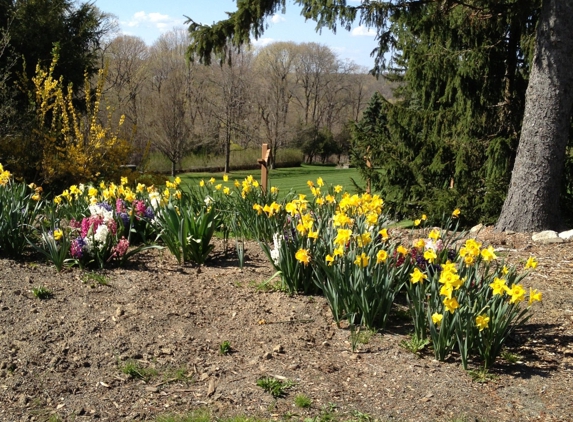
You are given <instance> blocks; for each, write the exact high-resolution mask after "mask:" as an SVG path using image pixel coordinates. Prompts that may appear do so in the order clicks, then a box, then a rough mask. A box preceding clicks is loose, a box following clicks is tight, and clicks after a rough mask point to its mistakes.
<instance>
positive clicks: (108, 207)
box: [96, 202, 111, 211]
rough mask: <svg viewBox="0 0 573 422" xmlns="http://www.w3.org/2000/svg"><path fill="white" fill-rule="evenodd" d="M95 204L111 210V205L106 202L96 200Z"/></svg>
mask: <svg viewBox="0 0 573 422" xmlns="http://www.w3.org/2000/svg"><path fill="white" fill-rule="evenodd" d="M96 205H97V206H99V207H101V208H103V209H104V210H106V211H111V205H109V204H108V203H107V202H98V203H97V204H96Z"/></svg>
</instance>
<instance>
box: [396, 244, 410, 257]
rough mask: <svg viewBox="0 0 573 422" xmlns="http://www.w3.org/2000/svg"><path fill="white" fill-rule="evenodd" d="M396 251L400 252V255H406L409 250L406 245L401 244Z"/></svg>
mask: <svg viewBox="0 0 573 422" xmlns="http://www.w3.org/2000/svg"><path fill="white" fill-rule="evenodd" d="M396 252H398V253H399V254H400V255H406V254H407V253H408V250H407V249H406V248H405V247H404V246H402V245H400V246H398V247H397V248H396Z"/></svg>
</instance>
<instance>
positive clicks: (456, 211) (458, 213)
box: [452, 208, 461, 218]
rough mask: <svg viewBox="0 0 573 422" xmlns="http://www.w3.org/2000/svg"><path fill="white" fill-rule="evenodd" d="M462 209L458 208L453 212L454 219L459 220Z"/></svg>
mask: <svg viewBox="0 0 573 422" xmlns="http://www.w3.org/2000/svg"><path fill="white" fill-rule="evenodd" d="M460 212H461V211H460V209H459V208H456V209H455V210H454V211H453V212H452V217H453V218H458V217H459V216H460Z"/></svg>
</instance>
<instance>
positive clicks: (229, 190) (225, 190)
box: [223, 186, 231, 195]
mask: <svg viewBox="0 0 573 422" xmlns="http://www.w3.org/2000/svg"><path fill="white" fill-rule="evenodd" d="M223 193H224V194H225V195H230V194H231V189H229V188H228V187H226V186H225V187H224V188H223Z"/></svg>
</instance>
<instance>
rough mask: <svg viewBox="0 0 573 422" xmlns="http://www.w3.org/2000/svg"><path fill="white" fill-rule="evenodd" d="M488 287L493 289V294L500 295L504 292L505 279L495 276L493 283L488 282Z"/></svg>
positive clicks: (505, 287)
mask: <svg viewBox="0 0 573 422" xmlns="http://www.w3.org/2000/svg"><path fill="white" fill-rule="evenodd" d="M489 287H491V289H492V290H493V294H494V295H501V296H503V294H504V293H505V292H506V289H507V286H506V285H505V280H504V279H502V278H498V277H495V278H494V279H493V283H490V285H489Z"/></svg>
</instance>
